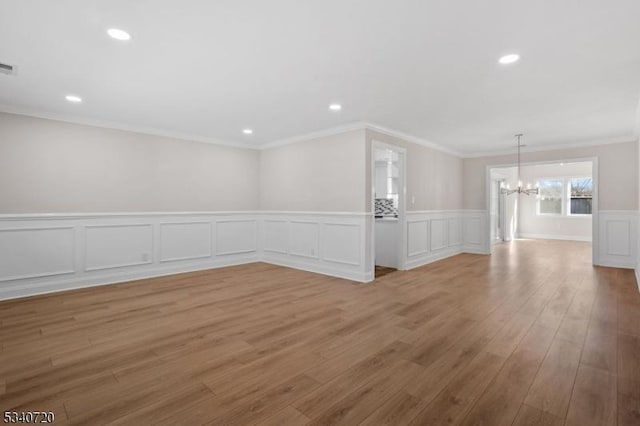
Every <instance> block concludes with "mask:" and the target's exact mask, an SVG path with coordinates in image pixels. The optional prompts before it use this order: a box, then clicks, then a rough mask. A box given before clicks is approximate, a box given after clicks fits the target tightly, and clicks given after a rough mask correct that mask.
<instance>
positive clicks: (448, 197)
mask: <svg viewBox="0 0 640 426" xmlns="http://www.w3.org/2000/svg"><path fill="white" fill-rule="evenodd" d="M366 140H367V147H366V149H367V155H366V159H363V161H365V163H366V168H367V171H366V177H367V183H366V185H367V188H369V189H370V188H371V164H370V163H371V160H370V158H371V149H372V142H373V141H378V142H383V143H386V144H390V145H396V146H399V147H402V148H405V149H406V151H407V155H406V158H407V164H406V169H407V170H406V173H407V211H433V210H459V209H462V205H463V202H462V190H461V188H462V164H463V163H462V159H461V158H459V157H456V156H453V155H450V154H447V153H445V152H442V151H439V150H436V149H433V148H429V147H426V146H422V145H418V144H416V143H412V142H408V141H406V140H403V139H400V138H398V137H395V136H390V135H387V134H384V133H381V132H377V131H373V130H367V131H366ZM366 203H367V211H371V191H370V190H368V191H367V200H366Z"/></svg>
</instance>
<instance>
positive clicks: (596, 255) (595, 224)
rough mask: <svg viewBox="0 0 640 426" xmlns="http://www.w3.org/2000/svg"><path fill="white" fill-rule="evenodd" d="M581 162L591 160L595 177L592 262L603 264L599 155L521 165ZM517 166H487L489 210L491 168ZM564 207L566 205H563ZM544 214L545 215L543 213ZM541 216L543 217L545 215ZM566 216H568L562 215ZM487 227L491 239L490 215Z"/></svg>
mask: <svg viewBox="0 0 640 426" xmlns="http://www.w3.org/2000/svg"><path fill="white" fill-rule="evenodd" d="M579 162H591V164H592V165H591V175H592V179H593V198H592V199H593V202H592V206H591V235H592V243H593V244H592V246H591V262H592V263H593V264H594V265H601V263H600V254H599V250H598V249H599V234H600V226H599V222H600V210H599V206H598V203H599V189H598V187H599V185H600V180H599V167H598V157H580V158H565V159H559V160H543V161H527V162H525V163H521V165H525V166H529V165H538V164H559V163H579ZM513 166H517V163H505V164H488V165H487V166H486V167H485V206H486V207H487V211H490V209H491V193H490V191H489V188H490V185H491V169H501V168H506V167H513ZM563 209H564V206H563ZM543 216H544V215H543ZM543 216H541V217H543ZM554 217H561V216H560V215H554ZM562 217H566V216H562ZM485 229H486V230H487V231H488V232H487V234H488V235H487V236H486V238H487V239H489V240H490V239H491V235H490V234H491V222H490V219H489V215H487V218H486V224H485ZM492 246H493V245H492V244H491V241H489V251H490V252H491V250H492Z"/></svg>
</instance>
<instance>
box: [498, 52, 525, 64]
mask: <svg viewBox="0 0 640 426" xmlns="http://www.w3.org/2000/svg"><path fill="white" fill-rule="evenodd" d="M519 60H520V55H517V54H515V53H511V54H509V55H504V56H501V57H500V59H498V62H500V63H501V64H502V65H507V64H513V63H514V62H518V61H519Z"/></svg>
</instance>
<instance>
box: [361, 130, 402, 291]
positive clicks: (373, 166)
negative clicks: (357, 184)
mask: <svg viewBox="0 0 640 426" xmlns="http://www.w3.org/2000/svg"><path fill="white" fill-rule="evenodd" d="M376 149H389V150H391V151H394V152H396V153H398V180H399V182H398V230H397V232H398V235H396V237H397V238H396V253H397V256H398V270H400V271H403V270H405V269H406V262H407V150H406V149H405V148H403V147H401V146H398V145H393V144H389V143H385V142H380V141H378V140H375V139H374V140H372V141H371V158H370V159H369V163H370V164H371V173H370V180H371V186H370V188H369V190H370V194H371V196H370V198H371V205H370V208H371V215H372V220H373V224H372V225H373V226H371V229H372V234H371V253H370V256H371V259H372V266H373V273H374V279H375V268H376V263H375V258H376V223H375V220H376V218H375V202H376V200H375V194H376Z"/></svg>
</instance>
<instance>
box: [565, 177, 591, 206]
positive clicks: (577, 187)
mask: <svg viewBox="0 0 640 426" xmlns="http://www.w3.org/2000/svg"><path fill="white" fill-rule="evenodd" d="M592 200H593V180H592V179H591V178H576V179H571V203H570V210H569V213H570V214H591V203H592Z"/></svg>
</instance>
